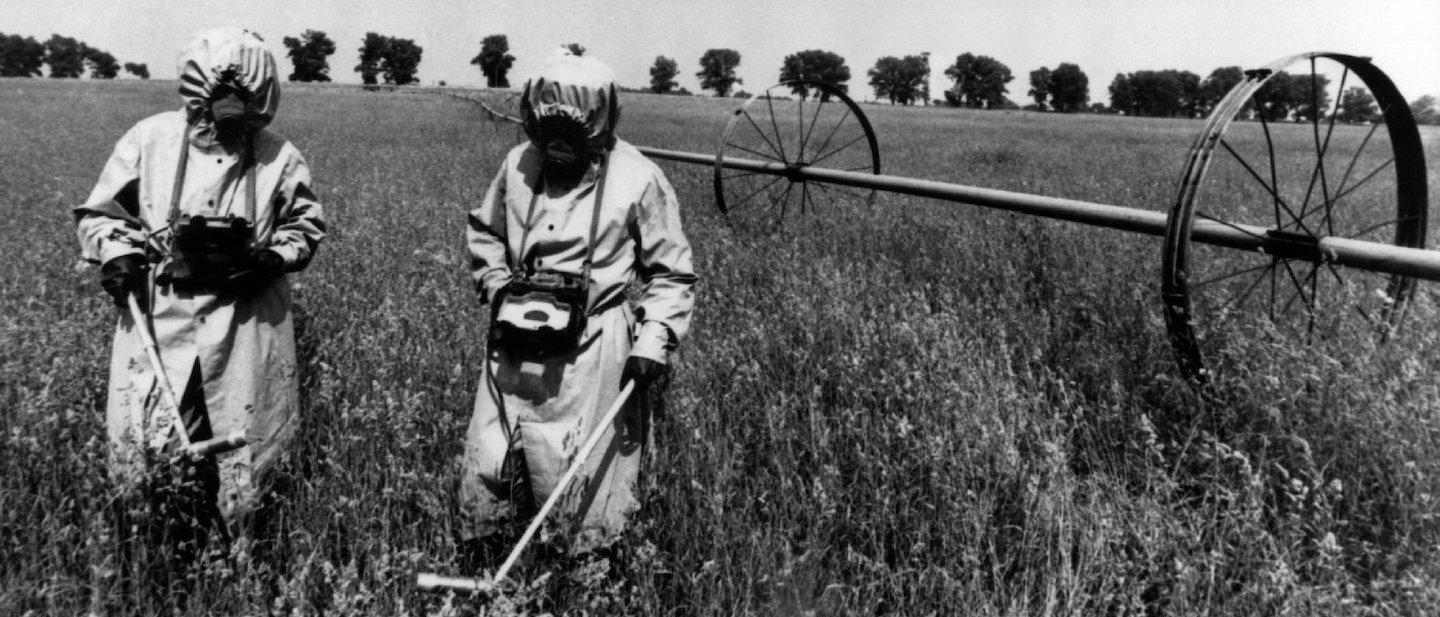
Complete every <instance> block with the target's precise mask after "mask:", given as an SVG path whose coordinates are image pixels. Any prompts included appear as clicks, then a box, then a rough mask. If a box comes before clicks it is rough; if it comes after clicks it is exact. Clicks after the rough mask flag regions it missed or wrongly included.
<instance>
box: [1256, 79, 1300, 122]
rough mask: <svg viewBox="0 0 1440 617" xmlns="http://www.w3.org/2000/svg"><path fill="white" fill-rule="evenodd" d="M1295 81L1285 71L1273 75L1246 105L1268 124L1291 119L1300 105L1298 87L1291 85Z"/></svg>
mask: <svg viewBox="0 0 1440 617" xmlns="http://www.w3.org/2000/svg"><path fill="white" fill-rule="evenodd" d="M1294 79H1295V77H1294V76H1292V75H1290V74H1289V73H1286V72H1285V71H1280V72H1278V73H1275V74H1274V75H1271V76H1270V78H1269V79H1267V80H1266V81H1265V84H1264V85H1262V86H1260V89H1259V90H1256V91H1255V95H1254V96H1253V97H1251V100H1250V101H1249V102H1248V103H1246V105H1247V106H1249V107H1250V108H1252V109H1254V110H1255V112H1256V113H1257V114H1259V116H1260V117H1261V118H1262V119H1264V120H1266V121H1268V122H1278V121H1280V120H1286V119H1289V118H1290V114H1291V112H1293V111H1295V107H1296V106H1297V105H1298V101H1297V100H1296V97H1295V92H1296V87H1295V84H1293V83H1291V82H1292V80H1294Z"/></svg>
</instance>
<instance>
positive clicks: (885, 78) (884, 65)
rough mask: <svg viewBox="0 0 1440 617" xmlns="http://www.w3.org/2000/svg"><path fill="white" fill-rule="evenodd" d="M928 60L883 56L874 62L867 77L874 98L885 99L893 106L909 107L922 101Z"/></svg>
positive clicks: (912, 57)
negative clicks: (873, 92)
mask: <svg viewBox="0 0 1440 617" xmlns="http://www.w3.org/2000/svg"><path fill="white" fill-rule="evenodd" d="M928 64H929V62H928V60H926V59H924V58H922V57H921V56H905V57H904V58H896V57H895V56H885V57H884V58H881V59H879V60H876V61H875V66H874V67H873V68H871V69H870V71H869V72H868V73H867V75H868V76H869V77H870V87H871V88H874V89H875V98H877V99H887V100H889V101H890V103H891V104H892V105H893V104H895V103H899V104H901V105H909V104H911V103H914V102H915V101H919V100H922V97H923V96H924V94H925V77H926V67H927V65H928Z"/></svg>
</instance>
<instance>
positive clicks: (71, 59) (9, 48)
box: [0, 32, 150, 79]
mask: <svg viewBox="0 0 1440 617" xmlns="http://www.w3.org/2000/svg"><path fill="white" fill-rule="evenodd" d="M44 66H49V67H50V77H55V78H62V79H75V78H78V77H80V76H82V75H84V74H85V72H86V71H89V72H90V77H91V78H92V79H114V78H115V77H116V76H117V75H119V74H120V69H121V68H122V65H121V64H120V61H119V60H116V59H115V56H114V55H113V54H111V53H110V52H108V51H105V50H103V49H99V48H96V47H91V46H90V45H88V44H86V43H85V42H84V41H78V40H76V39H74V38H71V37H68V36H61V35H59V34H52V35H50V40H48V41H45V42H44V43H41V42H40V41H37V40H35V37H31V36H26V37H22V36H20V35H18V34H8V35H7V34H5V33H3V32H0V77H38V76H40V75H41V71H40V69H41V67H44ZM123 68H124V69H125V71H127V72H129V73H130V74H131V75H134V76H136V77H139V78H140V79H149V78H150V69H149V67H147V66H145V64H144V63H135V62H126V63H125V64H124V65H123Z"/></svg>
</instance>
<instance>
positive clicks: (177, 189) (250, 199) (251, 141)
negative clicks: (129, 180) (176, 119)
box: [166, 123, 260, 225]
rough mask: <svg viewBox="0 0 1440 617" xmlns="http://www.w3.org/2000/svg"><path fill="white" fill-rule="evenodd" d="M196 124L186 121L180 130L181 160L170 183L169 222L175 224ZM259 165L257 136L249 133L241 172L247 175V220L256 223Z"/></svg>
mask: <svg viewBox="0 0 1440 617" xmlns="http://www.w3.org/2000/svg"><path fill="white" fill-rule="evenodd" d="M194 126H195V125H194V124H190V123H186V124H185V130H183V131H181V132H180V161H179V162H178V163H176V164H175V182H174V183H173V184H171V185H170V187H171V188H170V217H169V219H168V220H167V221H166V222H167V223H168V224H170V225H173V224H175V219H176V218H177V217H179V216H180V194H181V193H183V192H184V190H185V169H186V168H187V167H189V164H190V129H191V128H194ZM259 167H260V166H259V165H257V164H256V161H255V136H254V135H249V136H247V137H246V138H245V154H244V158H242V159H240V173H241V174H244V175H245V220H247V221H250V224H251V225H254V224H255V222H256V221H255V211H256V203H257V199H258V196H257V195H256V194H255V191H256V179H255V176H257V175H259V174H260V169H259Z"/></svg>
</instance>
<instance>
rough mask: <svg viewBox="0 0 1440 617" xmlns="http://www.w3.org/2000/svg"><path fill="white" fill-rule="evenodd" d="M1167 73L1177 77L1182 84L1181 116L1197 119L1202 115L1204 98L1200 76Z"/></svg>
mask: <svg viewBox="0 0 1440 617" xmlns="http://www.w3.org/2000/svg"><path fill="white" fill-rule="evenodd" d="M1164 72H1165V73H1168V74H1171V75H1174V76H1175V80H1176V81H1178V82H1180V115H1182V116H1184V117H1187V118H1196V117H1199V116H1201V115H1202V112H1201V109H1202V108H1203V107H1204V98H1203V97H1202V95H1201V93H1200V81H1201V80H1200V76H1199V75H1197V74H1195V73H1191V72H1190V71H1176V70H1173V69H1171V70H1167V71H1164Z"/></svg>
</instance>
